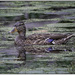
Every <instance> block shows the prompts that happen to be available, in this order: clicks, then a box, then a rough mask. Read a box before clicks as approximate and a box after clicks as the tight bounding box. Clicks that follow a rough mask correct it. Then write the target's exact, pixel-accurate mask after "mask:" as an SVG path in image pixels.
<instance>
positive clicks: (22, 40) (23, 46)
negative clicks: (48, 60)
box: [9, 21, 73, 60]
mask: <svg viewBox="0 0 75 75" xmlns="http://www.w3.org/2000/svg"><path fill="white" fill-rule="evenodd" d="M14 32H18V36H17V37H16V38H15V41H14V43H15V46H16V49H17V51H18V56H17V57H18V58H21V59H24V60H26V52H35V53H38V52H39V53H41V52H46V51H47V50H46V49H41V48H40V49H39V48H36V47H34V45H60V44H64V43H66V42H67V41H68V40H69V39H70V38H71V37H72V36H73V34H72V33H57V34H55V33H34V34H31V35H28V36H26V26H25V23H24V22H23V21H18V22H16V23H15V24H14V27H13V29H12V30H11V31H9V33H12V34H13V33H14ZM48 50H50V48H49V49H48ZM48 52H49V51H48Z"/></svg>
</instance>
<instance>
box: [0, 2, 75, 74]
mask: <svg viewBox="0 0 75 75" xmlns="http://www.w3.org/2000/svg"><path fill="white" fill-rule="evenodd" d="M6 3H7V5H6ZM27 3H28V2H14V1H13V2H5V3H4V2H2V3H0V4H1V5H0V12H1V14H0V16H1V17H0V74H61V73H62V74H75V29H74V28H75V24H74V23H75V18H74V16H75V10H74V7H75V3H74V2H43V3H42V2H29V5H27ZM3 4H4V5H3ZM63 4H64V7H62V6H63ZM3 6H4V7H3ZM34 6H35V7H34ZM5 7H6V8H5ZM33 7H34V8H33ZM58 7H60V8H58ZM72 7H73V8H72ZM9 10H10V11H9ZM24 12H25V15H26V16H25V17H26V19H25V18H24V17H23V16H24V14H23V13H24ZM11 13H12V14H11ZM20 15H23V16H20ZM19 19H21V20H23V21H24V22H25V23H26V27H27V33H26V35H27V36H28V35H30V34H33V33H41V32H43V33H74V37H72V38H71V39H70V40H69V41H68V42H67V43H66V44H63V45H47V46H46V45H45V46H44V45H42V46H37V48H36V50H38V51H39V50H40V49H41V50H45V52H42V53H40V52H39V53H33V52H30V53H29V52H26V61H18V58H17V55H18V52H17V50H16V48H15V47H14V38H15V37H16V35H18V34H17V33H15V34H12V35H11V34H9V33H8V31H10V30H11V29H12V26H13V24H14V23H15V21H16V20H19ZM28 28H30V29H28Z"/></svg>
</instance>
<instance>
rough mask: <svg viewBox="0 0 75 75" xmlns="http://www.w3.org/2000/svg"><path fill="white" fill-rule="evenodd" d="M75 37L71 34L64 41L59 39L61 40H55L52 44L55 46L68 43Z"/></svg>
mask: <svg viewBox="0 0 75 75" xmlns="http://www.w3.org/2000/svg"><path fill="white" fill-rule="evenodd" d="M73 36H75V34H70V35H68V36H67V37H66V38H62V39H59V40H54V41H53V42H52V43H53V44H63V43H65V42H67V41H68V40H69V39H70V38H71V37H73Z"/></svg>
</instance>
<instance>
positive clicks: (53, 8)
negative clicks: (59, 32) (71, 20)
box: [45, 6, 75, 11]
mask: <svg viewBox="0 0 75 75" xmlns="http://www.w3.org/2000/svg"><path fill="white" fill-rule="evenodd" d="M74 8H75V7H74V6H68V7H58V6H56V7H51V8H45V9H46V10H50V9H52V10H56V11H60V10H63V9H74Z"/></svg>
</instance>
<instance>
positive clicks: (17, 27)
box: [10, 21, 26, 34]
mask: <svg viewBox="0 0 75 75" xmlns="http://www.w3.org/2000/svg"><path fill="white" fill-rule="evenodd" d="M14 32H18V33H19V34H20V33H24V34H25V33H26V27H25V24H24V22H23V21H19V22H16V23H15V24H14V27H13V29H12V30H11V31H10V33H14Z"/></svg>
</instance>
